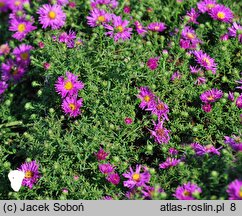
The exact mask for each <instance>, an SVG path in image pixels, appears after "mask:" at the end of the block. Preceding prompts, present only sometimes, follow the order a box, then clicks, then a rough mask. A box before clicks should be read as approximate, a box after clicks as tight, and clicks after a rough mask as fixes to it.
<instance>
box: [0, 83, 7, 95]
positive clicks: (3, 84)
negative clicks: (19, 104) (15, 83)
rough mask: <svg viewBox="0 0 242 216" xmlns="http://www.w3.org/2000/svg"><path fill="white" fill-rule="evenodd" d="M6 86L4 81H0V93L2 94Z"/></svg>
mask: <svg viewBox="0 0 242 216" xmlns="http://www.w3.org/2000/svg"><path fill="white" fill-rule="evenodd" d="M7 88H8V84H7V83H6V82H5V81H0V95H2V94H3V93H4V92H5V91H6V89H7Z"/></svg>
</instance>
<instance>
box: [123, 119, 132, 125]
mask: <svg viewBox="0 0 242 216" xmlns="http://www.w3.org/2000/svg"><path fill="white" fill-rule="evenodd" d="M124 122H125V124H127V125H130V124H132V123H133V119H132V118H129V117H127V118H125V119H124Z"/></svg>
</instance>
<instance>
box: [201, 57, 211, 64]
mask: <svg viewBox="0 0 242 216" xmlns="http://www.w3.org/2000/svg"><path fill="white" fill-rule="evenodd" d="M203 61H205V62H206V63H207V64H208V65H211V63H210V61H209V59H208V58H206V57H205V58H203Z"/></svg>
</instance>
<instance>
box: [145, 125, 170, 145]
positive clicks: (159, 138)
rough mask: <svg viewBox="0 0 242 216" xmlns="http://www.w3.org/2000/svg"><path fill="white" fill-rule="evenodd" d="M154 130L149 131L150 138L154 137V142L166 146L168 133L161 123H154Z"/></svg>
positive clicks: (168, 137) (168, 138)
mask: <svg viewBox="0 0 242 216" xmlns="http://www.w3.org/2000/svg"><path fill="white" fill-rule="evenodd" d="M153 123H154V130H150V129H149V131H150V133H151V136H152V137H154V139H155V142H156V143H158V144H167V143H168V142H169V140H170V136H169V132H170V130H167V129H166V128H165V127H163V121H158V123H157V124H156V123H155V122H154V121H153Z"/></svg>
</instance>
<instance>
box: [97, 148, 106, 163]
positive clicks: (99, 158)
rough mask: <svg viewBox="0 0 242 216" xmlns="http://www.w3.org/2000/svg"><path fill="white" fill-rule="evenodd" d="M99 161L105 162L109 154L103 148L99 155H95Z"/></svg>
mask: <svg viewBox="0 0 242 216" xmlns="http://www.w3.org/2000/svg"><path fill="white" fill-rule="evenodd" d="M94 154H95V156H96V157H97V160H98V161H101V160H105V159H106V157H107V156H108V155H109V153H107V152H105V151H104V150H103V149H102V148H100V149H99V151H98V152H97V153H94Z"/></svg>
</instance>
